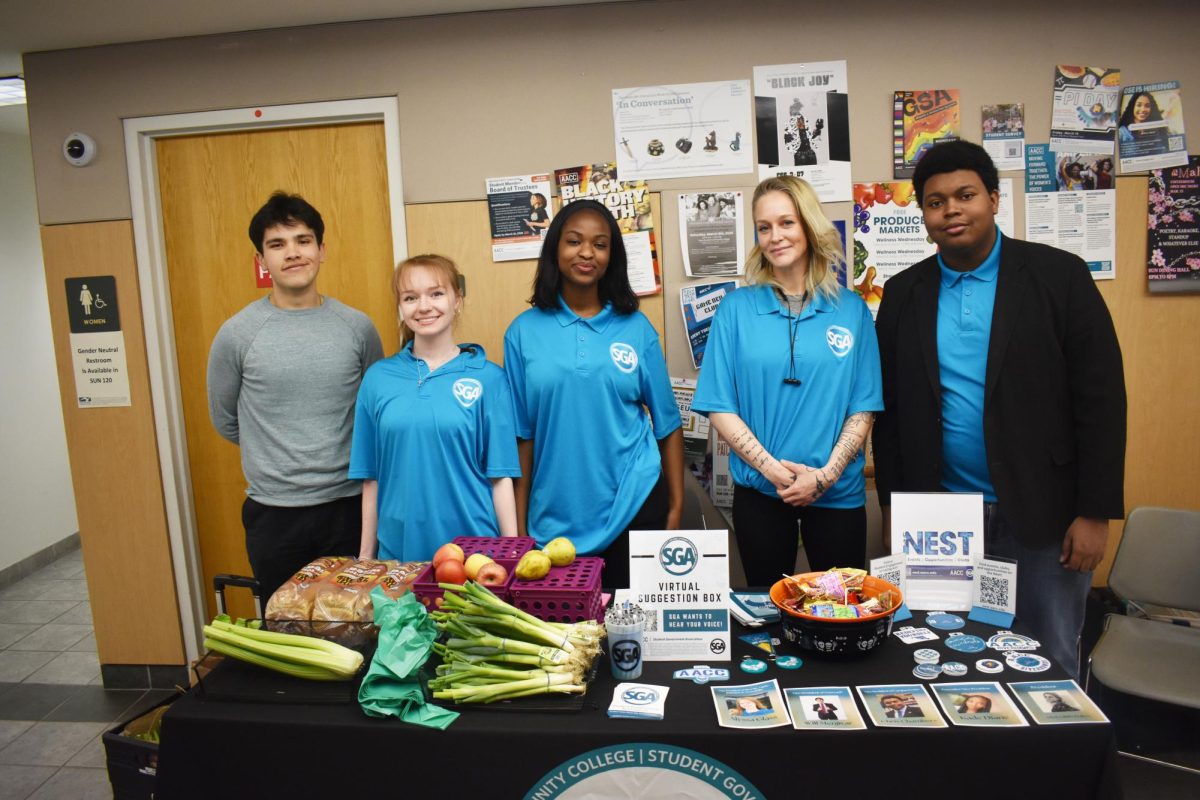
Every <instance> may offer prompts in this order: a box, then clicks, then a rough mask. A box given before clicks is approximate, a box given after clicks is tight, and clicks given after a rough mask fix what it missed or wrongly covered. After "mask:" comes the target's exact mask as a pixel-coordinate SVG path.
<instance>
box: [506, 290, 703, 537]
mask: <svg viewBox="0 0 1200 800" xmlns="http://www.w3.org/2000/svg"><path fill="white" fill-rule="evenodd" d="M504 364H505V372H507V373H508V380H509V385H510V386H511V387H512V395H513V400H514V402H515V405H516V413H517V436H519V437H520V438H522V439H532V440H533V481H532V486H531V488H530V494H529V512H528V520H527V526H528V531H529V534H530V535H531V536H532V537H533V538H534V539H536V540H537V542H538V544H545V543H546V542H548V541H549V540H550V539H553V538H554V537H556V536H569V537H571V540H572V541H574V543H575V547H576V549H577V550H578V551H579V552H580V553H599V552H603V551H604V550H605V549H606V548H607V547H608V546H609V544H611V543H612V542H613V540H614V539H616V538H617V536H618V535H620V534H621V533H623V532H624V531H625V529H626V528H627V527H628V525H629V523H630V522H631V521H632V520H633V518H634V516H635V515H636V514H637V512H638V510H639V509H640V508H641V507H642V504H643V503H644V502H645V500H646V498H647V497H648V496H649V494H650V490H651V489H653V488H654V484H655V483H656V482H657V481H658V478H659V475H660V474H661V472H662V463H661V459H660V457H659V453H658V443H657V441H656V440H657V439H663V438H665V437H666V436H668V435H669V434H671V433H673V432H674V431H675V430H676V429H677V428H679V427H680V425H681V420H680V417H679V406H678V405H676V403H675V394H674V392H673V391H672V390H671V379H670V377H668V374H667V365H666V361H665V359H664V358H663V352H662V347H661V345H660V344H659V342H658V333H657V332H656V331H655V330H654V327H653V326H652V325H651V324H650V321H649V320H647V319H646V317H645V316H644V315H643V314H642V313H641V312H640V311H638V312H634V313H632V314H617V313H616V312H614V311H613V309H612V306H611V305H606V306H605V307H604V309H603V310H602V311H601V312H600V313H599V314H597V315H596V316H594V317H591V318H590V319H585V318H583V317H580V316H578V315H577V314H575V312H573V311H571V310H570V309H569V308H567V307H566V304H564V303H561V301H560V306H559V308H557V309H555V310H552V311H548V310H543V309H539V308H531V309H529V310H528V311H526V312H524V313H523V314H521V315H520V316H518V317H517V318H516V319H515V320H513V322H512V324H511V325H510V326H509V328H508V331H507V332H506V333H505V335H504ZM646 409H649V411H650V415H649V416H647V415H646Z"/></svg>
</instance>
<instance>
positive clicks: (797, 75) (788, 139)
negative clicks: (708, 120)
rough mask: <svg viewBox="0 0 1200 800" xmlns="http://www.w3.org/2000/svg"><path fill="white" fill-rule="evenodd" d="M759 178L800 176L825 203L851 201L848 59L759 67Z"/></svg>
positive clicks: (756, 70) (756, 88)
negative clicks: (846, 60)
mask: <svg viewBox="0 0 1200 800" xmlns="http://www.w3.org/2000/svg"><path fill="white" fill-rule="evenodd" d="M754 123H755V132H756V136H757V139H758V179H759V180H760V181H761V180H765V179H767V178H772V177H775V176H776V175H794V176H796V177H797V178H803V179H804V180H806V181H808V182H809V183H810V184H811V185H812V187H813V190H814V191H815V192H816V193H817V197H819V198H820V199H821V202H822V203H836V202H842V201H845V200H849V199H850V99H849V89H848V84H847V81H846V62H845V61H816V62H812V63H809V64H776V65H774V66H767V67H755V68H754Z"/></svg>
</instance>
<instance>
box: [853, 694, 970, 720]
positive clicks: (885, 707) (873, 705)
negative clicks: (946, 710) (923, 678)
mask: <svg viewBox="0 0 1200 800" xmlns="http://www.w3.org/2000/svg"><path fill="white" fill-rule="evenodd" d="M855 688H856V690H857V691H858V696H859V698H860V699H861V700H862V704H863V708H865V709H866V710H867V714H868V715H869V716H870V718H871V724H873V725H874V726H875V727H877V728H945V727H948V726H947V725H946V720H944V719H942V715H941V714H939V713H938V710H937V706H935V705H934V704H933V700H931V699H930V697H929V693H928V692H926V691H925V687H924V686H922V685H921V684H919V683H896V684H887V685H876V686H858V687H855Z"/></svg>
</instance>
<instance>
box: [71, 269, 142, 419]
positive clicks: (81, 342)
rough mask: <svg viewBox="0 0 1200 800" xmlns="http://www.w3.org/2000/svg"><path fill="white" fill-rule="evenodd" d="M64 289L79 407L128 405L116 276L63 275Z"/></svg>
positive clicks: (123, 340)
mask: <svg viewBox="0 0 1200 800" xmlns="http://www.w3.org/2000/svg"><path fill="white" fill-rule="evenodd" d="M66 290H67V319H68V321H69V322H70V326H71V337H70V345H71V362H72V365H73V366H74V372H75V397H76V400H77V402H78V403H79V407H80V408H98V407H102V406H128V405H130V402H129V372H128V370H127V369H126V366H125V335H124V334H123V333H121V314H120V312H119V310H118V308H117V279H116V278H115V277H114V276H112V275H98V276H92V277H87V278H67V279H66Z"/></svg>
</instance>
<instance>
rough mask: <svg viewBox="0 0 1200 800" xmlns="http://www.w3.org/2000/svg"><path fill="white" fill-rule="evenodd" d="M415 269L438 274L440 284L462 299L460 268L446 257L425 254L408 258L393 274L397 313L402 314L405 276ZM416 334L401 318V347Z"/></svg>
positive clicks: (393, 293) (398, 265)
mask: <svg viewBox="0 0 1200 800" xmlns="http://www.w3.org/2000/svg"><path fill="white" fill-rule="evenodd" d="M415 267H424V268H425V269H428V270H432V271H433V272H434V273H435V274H437V276H438V278H439V281H438V282H439V283H440V284H442V285H445V286H446V287H448V288H449V289H450V290H451V291H453V292H454V296H455V298H457V299H460V300H461V299H462V296H463V292H462V285H463V278H462V273H461V272H459V271H458V266H457V265H456V264H455V263H454V262H453V261H451V260H450V259H448V258H446V257H445V256H439V255H435V254H433V253H424V254H422V255H419V256H412V257H411V258H406V259H405V260H403V261H401V262H400V263H399V264H397V265H396V269H395V271H394V272H392V297H393V298H394V299H395V301H396V312H397V315H399V312H400V295H401V293H402V292H403V290H404V285H403V284H404V276H405V275H406V274H407V273H408V272H409V271H411V270H412V269H413V268H415ZM414 336H415V334H414V333H413V331H412V328H410V327H408V325H407V324H406V323H405V322H404V318H403V317H400V346H401V347H404V346H405V345H407V344H408V343H409V342H411V341H412V340H413V337H414Z"/></svg>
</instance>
